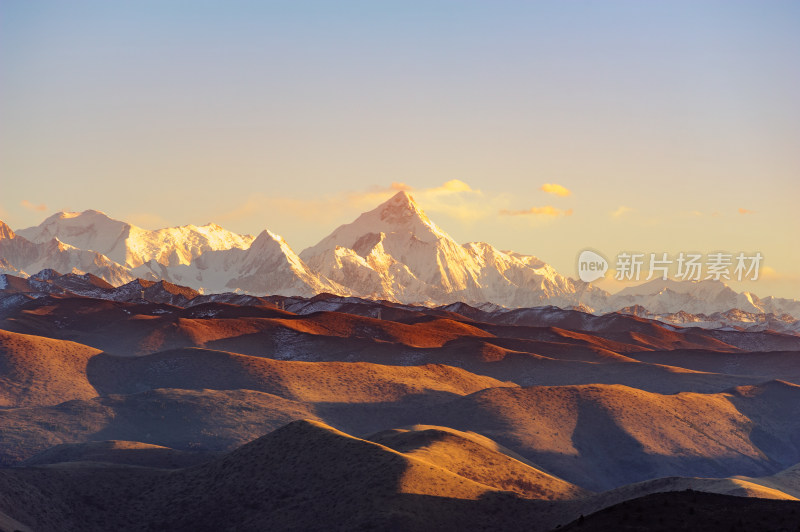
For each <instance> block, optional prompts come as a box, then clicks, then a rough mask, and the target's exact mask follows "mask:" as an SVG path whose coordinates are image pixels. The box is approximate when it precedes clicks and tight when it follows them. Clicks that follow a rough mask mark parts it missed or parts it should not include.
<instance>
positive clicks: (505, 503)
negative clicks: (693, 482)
mask: <svg viewBox="0 0 800 532" xmlns="http://www.w3.org/2000/svg"><path fill="white" fill-rule="evenodd" d="M447 434H449V435H450V436H451V437H452V438H449V437H444V436H446V435H447ZM382 438H383V439H384V440H386V439H388V440H389V441H390V442H393V443H394V444H395V446H396V447H403V448H406V449H405V450H403V451H402V452H398V451H397V450H395V449H392V448H390V447H388V446H385V445H381V444H379V443H376V442H373V441H369V440H365V439H360V438H354V437H352V436H350V435H347V434H345V433H342V432H340V431H338V430H335V429H333V428H331V427H329V426H326V425H324V424H322V423H318V422H314V421H296V422H293V423H291V424H289V425H287V426H285V427H282V428H280V429H278V430H276V431H274V432H272V433H270V434H268V435H266V436H263V437H261V438H258V439H256V440H255V441H253V442H251V443H249V444H247V445H244V446H242V447H240V448H239V449H237V450H235V451H233V452H231V453H230V454H228V455H226V456H223V457H220V458H212V459H210V460H208V461H206V462H205V463H202V464H200V465H196V466H193V467H188V468H184V469H178V470H164V469H153V468H149V467H124V466H119V465H112V464H108V463H105V464H103V463H97V462H69V463H56V464H52V465H48V466H40V467H28V468H16V469H5V470H0V511H1V512H3V513H5V514H6V515H7V516H8V517H10V518H11V519H14V520H16V521H17V522H18V523H20V524H22V525H26V526H29V527H31V528H32V529H35V530H40V531H45V532H47V531H50V530H58V531H62V530H84V531H86V530H91V531H93V530H112V529H113V530H121V531H125V530H202V531H205V530H224V529H236V530H361V529H379V530H398V531H400V530H403V531H406V530H448V531H449V530H510V531H516V530H520V531H521V530H526V531H534V532H537V531H545V530H550V529H553V528H555V527H558V526H562V527H563V525H564V524H566V523H568V522H570V521H573V520H577V521H576V522H575V523H574V524H572V525H569V526H570V527H573V528H568V529H576V530H581V529H583V527H584V526H588V525H591V526H595V525H592V523H597V526H598V527H607V526H611V525H612V524H614V523H616V525H617V526H620V525H621V526H623V527H624V526H626V525H627V524H628V523H630V524H632V525H634V526H637V527H640V528H635V529H637V530H639V529H641V530H647V528H643V527H644V526H645V525H648V524H649V525H651V526H661V525H667V524H668V525H672V526H676V527H678V528H677V529H679V530H681V529H682V530H688V529H690V528H686V527H689V526H701V525H702V526H704V527H707V528H703V529H708V530H718V529H719V528H715V526H716V525H718V524H720V523H725V524H726V525H727V524H728V523H737V524H738V523H739V522H740V521H739V519H741V523H742V524H745V523H747V524H751V523H752V524H753V525H754V526H755V527H756V528H753V529H755V530H761V529H764V530H766V529H767V528H758V527H759V526H761V527H763V526H775V525H781V526H786V525H792V524H793V523H794V522H795V520H796V517H797V516H798V515H799V514H798V512H800V503H798V502H784V501H774V500H762V499H740V498H734V497H730V496H724V495H713V496H712V495H711V494H706V493H696V492H687V491H680V492H671V493H658V494H654V495H649V497H645V498H639V496H638V495H637V492H636V491H635V490H631V491H630V492H629V493H627V494H625V495H624V496H619V495H618V496H616V497H614V496H608V495H605V494H600V495H590V494H587V493H585V492H581V491H580V490H579V489H578V488H576V487H574V486H570V485H569V484H567V483H564V482H563V481H558V480H557V479H554V478H553V477H549V476H546V475H542V473H541V472H540V471H538V470H536V469H535V468H533V467H530V466H528V465H527V464H525V463H523V462H515V463H512V462H510V461H509V460H513V459H511V458H509V457H507V456H505V455H504V456H500V457H498V456H495V455H493V454H492V450H491V442H485V441H484V442H482V443H477V442H476V440H479V439H480V438H479V437H475V436H473V435H469V434H458V433H456V432H451V431H448V430H446V429H441V428H433V427H427V428H423V427H419V428H415V429H413V430H411V431H407V430H400V431H394V432H392V433H387V434H384V435H383V436H382ZM464 440H468V441H470V442H472V443H474V444H475V445H476V446H477V447H466V448H465V447H463V445H462V444H463V441H464ZM443 444H444V445H445V446H454V447H455V448H456V449H458V450H459V453H460V454H459V455H456V456H455V460H454V459H453V458H454V457H451V456H449V453H447V452H444V453H442V452H440V451H442V448H441V447H440V446H441V445H443ZM486 444H488V445H486ZM476 449H482V451H481V452H480V455H476V454H474V453H475V451H476ZM463 453H473V456H472V457H471V458H470V460H469V463H470V466H469V467H468V468H467V469H466V470H463V469H461V466H460V464H459V463H458V459H459V458H460V456H463ZM498 459H502V460H503V462H502V463H503V464H505V465H506V466H507V467H497V466H498V461H497V460H498ZM481 471H482V472H483V473H484V476H483V478H482V479H481V480H482V482H481V481H479V480H476V479H475V478H473V477H475V476H476V475H478V474H480V473H481ZM509 482H511V483H513V485H515V486H517V487H518V488H519V487H533V488H536V487H539V488H541V489H544V490H545V492H536V491H529V492H528V493H525V492H522V493H520V491H513V490H512V491H507V490H506V488H507V486H508V484H509ZM526 482H527V484H526ZM548 486H549V487H554V486H559V489H561V490H562V491H561V493H562V495H571V496H572V498H571V499H570V498H567V499H563V497H556V499H562V500H543V499H542V497H541V495H543V494H544V495H545V496H546V495H548V493H546V489H547V487H548ZM564 489H566V490H567V491H563V490H564ZM645 493H646V492H645ZM549 494H550V495H552V492H550V493H549ZM653 501H657V503H654V502H653ZM620 502H622V506H616V507H614V506H612V507H611V508H609V509H607V510H604V511H601V512H600V513H598V514H596V516H590V517H588V518H581V516H582V515H589V513H590V511H591V509H592V508H597V507H599V508H604V507H607V506H610V505H613V504H615V503H616V504H619V503H620ZM731 505H733V507H735V508H732V507H731ZM723 509H724V510H725V511H724V512H723ZM740 509H747V510H748V511H747V512H743V511H740ZM701 513H702V515H700V514H701ZM671 514H675V515H671ZM731 516H735V517H734V519H730V518H731ZM681 527H683V528H681ZM589 529H592V528H589ZM596 529H598V530H603V529H604V528H596ZM605 529H611V528H605ZM621 529H625V528H621ZM661 529H666V528H665V527H662V528H661Z"/></svg>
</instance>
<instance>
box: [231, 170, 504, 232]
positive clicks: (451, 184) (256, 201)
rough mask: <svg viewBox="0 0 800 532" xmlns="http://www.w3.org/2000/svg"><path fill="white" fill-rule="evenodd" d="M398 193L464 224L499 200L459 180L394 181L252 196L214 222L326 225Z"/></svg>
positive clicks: (490, 210)
mask: <svg viewBox="0 0 800 532" xmlns="http://www.w3.org/2000/svg"><path fill="white" fill-rule="evenodd" d="M401 190H403V191H406V192H408V193H410V194H411V195H412V196H413V197H414V199H415V200H416V201H417V202H418V203H419V204H420V205H421V206H422V208H423V209H424V210H425V212H427V213H429V214H431V213H433V214H436V213H443V214H445V215H447V216H451V217H453V218H456V219H459V220H465V221H469V220H477V219H481V218H485V217H487V216H490V215H491V214H492V213H493V212H496V210H497V208H498V207H497V204H498V202H499V201H502V199H501V198H502V197H501V196H494V197H487V196H486V195H485V194H484V193H483V192H481V191H480V190H475V189H473V188H472V187H471V186H469V184H467V183H465V182H464V181H461V180H459V179H451V180H450V181H447V182H445V183H443V184H441V185H438V186H435V187H427V188H416V187H413V186H411V185H408V184H406V183H402V182H394V183H391V184H390V185H389V186H374V187H370V188H367V189H365V190H357V191H346V192H340V193H337V194H330V195H326V196H319V197H311V198H303V199H300V198H292V197H275V196H269V197H268V196H265V195H263V194H253V195H251V196H250V197H248V198H247V199H246V200H245V201H244V202H243V203H241V204H239V205H238V206H236V207H235V208H233V209H231V210H228V211H226V212H222V213H220V214H218V215H216V217H215V220H219V221H220V223H231V222H236V221H239V220H243V219H246V218H251V217H253V216H258V215H259V213H263V212H270V213H272V214H277V215H280V216H285V217H289V216H291V217H297V216H298V215H300V216H302V217H303V218H304V219H305V220H307V221H312V222H320V223H330V222H332V221H334V220H337V219H341V218H342V217H344V216H345V215H348V216H352V215H354V214H358V213H361V212H364V211H367V210H370V209H373V208H375V207H376V206H377V205H379V204H380V203H382V202H384V201H386V200H387V199H389V198H390V197H392V196H393V195H395V194H397V193H398V192H399V191H401Z"/></svg>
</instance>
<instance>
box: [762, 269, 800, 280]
mask: <svg viewBox="0 0 800 532" xmlns="http://www.w3.org/2000/svg"><path fill="white" fill-rule="evenodd" d="M760 275H761V278H763V279H769V280H770V281H800V274H797V273H786V272H779V271H776V270H775V268H772V267H770V266H764V267H762V268H761V274H760Z"/></svg>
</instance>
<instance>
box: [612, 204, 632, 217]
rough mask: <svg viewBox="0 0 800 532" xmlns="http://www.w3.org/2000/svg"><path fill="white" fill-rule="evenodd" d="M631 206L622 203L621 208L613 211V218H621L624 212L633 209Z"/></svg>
mask: <svg viewBox="0 0 800 532" xmlns="http://www.w3.org/2000/svg"><path fill="white" fill-rule="evenodd" d="M632 210H633V209H631V208H630V207H626V206H624V205H620V206H619V208H618V209H617V210H615V211H613V212H612V213H611V216H612V218H619V217H620V216H622V215H623V214H625V213H627V212H630V211H632Z"/></svg>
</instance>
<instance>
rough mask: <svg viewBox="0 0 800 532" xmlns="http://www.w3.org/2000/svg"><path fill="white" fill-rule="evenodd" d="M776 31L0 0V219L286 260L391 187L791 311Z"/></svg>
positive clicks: (743, 7)
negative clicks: (192, 232)
mask: <svg viewBox="0 0 800 532" xmlns="http://www.w3.org/2000/svg"><path fill="white" fill-rule="evenodd" d="M799 29H800V3H798V2H729V1H726V2H700V1H692V2H666V1H665V2H641V1H635V2H461V1H459V2H455V1H454V2H408V1H406V2H235V1H234V2H196V1H192V2H141V1H137V2H80V1H77V2H76V1H70V2H47V1H42V2H27V1H13V0H12V1H9V0H5V1H3V2H2V3H0V219H3V220H5V221H7V222H8V223H9V224H10V225H11V226H12V227H14V228H21V227H26V226H29V225H33V224H37V223H39V222H40V221H41V220H42V219H43V218H44V217H45V216H47V215H49V214H52V213H53V212H56V211H58V210H84V209H88V208H94V209H99V210H103V211H105V212H107V213H108V214H109V215H111V216H113V217H116V218H120V219H125V220H129V221H131V222H134V223H137V224H139V225H142V226H145V227H157V226H165V225H179V224H188V223H195V224H202V223H206V222H208V221H216V222H217V223H220V224H221V225H224V226H226V227H228V228H230V229H232V230H236V231H240V232H249V233H257V232H259V231H260V230H262V229H263V228H269V229H271V230H273V231H275V232H277V233H279V234H281V235H283V236H284V237H285V238H286V239H287V240H288V242H289V243H290V244H291V245H292V246H293V247H294V248H295V249H296V251H298V252H299V251H300V250H301V249H303V248H304V247H306V246H308V245H311V244H313V243H315V242H316V241H318V240H319V239H321V238H322V237H323V236H325V235H326V234H327V233H329V232H330V231H332V230H333V229H334V228H335V226H336V225H338V224H340V223H344V222H347V221H350V220H351V219H353V218H354V217H355V216H356V215H357V214H358V213H359V212H361V211H363V210H366V209H368V208H370V207H372V206H373V204H376V202H377V201H380V199H381V198H383V197H386V196H387V195H388V194H389V193H390V191H389V190H388V189H389V188H390V185H391V183H393V182H402V183H405V184H406V185H407V186H409V187H411V188H412V189H413V190H412V194H414V195H415V196H416V197H417V199H418V200H419V202H420V204H421V205H422V207H423V208H424V209H426V211H428V214H429V215H430V217H431V218H432V219H433V220H434V221H436V222H437V223H438V224H439V225H440V226H442V227H443V228H444V229H445V230H447V231H448V232H449V233H450V234H451V235H453V236H454V237H455V238H456V239H457V240H459V241H461V242H465V241H468V240H484V241H488V242H490V243H493V244H495V245H496V246H498V247H501V248H513V249H515V250H518V251H521V252H525V253H531V254H536V255H538V256H540V257H542V258H543V259H545V260H546V261H548V262H550V263H552V264H553V265H555V266H556V267H557V268H558V269H559V270H561V271H563V273H565V274H567V275H574V274H575V272H574V260H575V256H576V255H577V252H578V251H579V250H580V249H583V248H584V247H592V248H595V249H598V250H601V251H603V252H605V253H606V254H608V255H615V254H616V253H617V252H618V251H620V250H625V249H627V250H639V251H642V252H651V251H652V252H661V251H668V252H678V251H683V250H685V251H701V252H712V251H717V250H729V251H732V252H737V251H740V250H743V251H755V250H759V251H761V252H762V253H763V254H764V256H765V264H767V265H769V266H770V267H771V268H772V270H773V273H771V274H770V275H771V276H772V278H771V279H762V281H759V282H758V283H757V284H753V285H752V286H745V288H748V289H750V290H753V291H754V292H756V293H757V294H759V295H766V294H770V293H774V294H775V295H783V296H791V297H795V298H800V266H798V264H800V251H798V246H797V245H796V243H795V242H796V241H797V239H798V238H797V237H798V230H799V229H800V214H798V209H797V204H798V200H800V149H798V147H799V146H800V98H798V96H797V95H798V94H800V31H799ZM456 179H457V180H459V181H461V182H464V183H466V184H467V185H468V186H469V187H470V189H471V190H464V189H463V187H461V188H460V190H461V191H460V192H458V191H455V192H445V191H444V189H442V188H441V186H442V184H443V183H445V182H448V181H451V180H456ZM544 183H558V184H561V185H563V186H564V187H566V188H567V189H569V190H571V191H572V194H571V195H570V196H567V197H558V196H553V195H550V194H546V193H544V192H542V191H541V190H540V187H541V186H542V185H543V184H544ZM42 206H43V207H44V208H41V207H42ZM532 207H537V208H543V207H552V208H553V209H554V210H549V211H537V212H540V213H542V212H549V213H551V214H531V215H520V216H509V215H502V214H500V211H503V210H505V211H523V210H527V209H530V208H532ZM37 208H40V209H41V210H37ZM570 209H571V212H572V214H571V215H570V216H565V215H560V216H559V215H558V213H559V212H560V213H562V214H563V213H566V212H567V211H569V210H570ZM740 209H744V210H745V211H751V212H746V213H745V214H741V213H740V211H739V210H740ZM553 213H555V214H553ZM612 213H617V214H618V215H617V216H613V215H612Z"/></svg>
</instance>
